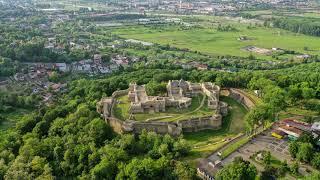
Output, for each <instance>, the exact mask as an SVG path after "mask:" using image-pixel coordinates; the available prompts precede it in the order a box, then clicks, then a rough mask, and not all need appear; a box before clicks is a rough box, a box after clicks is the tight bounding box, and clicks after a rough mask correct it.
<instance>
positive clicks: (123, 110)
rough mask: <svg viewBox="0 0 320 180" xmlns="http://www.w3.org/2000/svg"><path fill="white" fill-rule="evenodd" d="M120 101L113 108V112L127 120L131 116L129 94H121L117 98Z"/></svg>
mask: <svg viewBox="0 0 320 180" xmlns="http://www.w3.org/2000/svg"><path fill="white" fill-rule="evenodd" d="M117 100H118V101H119V103H118V104H116V105H115V107H114V108H113V114H114V115H115V117H117V118H119V119H121V120H126V119H128V118H129V108H130V102H129V98H128V96H127V95H125V96H121V97H119V98H117Z"/></svg>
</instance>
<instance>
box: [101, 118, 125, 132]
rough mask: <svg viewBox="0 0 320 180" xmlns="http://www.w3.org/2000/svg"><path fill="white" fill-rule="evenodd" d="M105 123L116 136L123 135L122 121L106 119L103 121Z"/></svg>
mask: <svg viewBox="0 0 320 180" xmlns="http://www.w3.org/2000/svg"><path fill="white" fill-rule="evenodd" d="M105 121H106V123H108V124H109V125H110V127H111V128H112V129H113V130H114V131H115V132H116V133H118V134H121V133H123V128H122V126H123V121H122V120H120V119H117V118H113V117H108V118H106V119H105Z"/></svg>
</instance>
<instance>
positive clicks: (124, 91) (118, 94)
mask: <svg viewBox="0 0 320 180" xmlns="http://www.w3.org/2000/svg"><path fill="white" fill-rule="evenodd" d="M128 93H129V89H125V90H117V91H115V92H113V93H112V97H113V98H117V97H119V96H124V95H127V94H128Z"/></svg>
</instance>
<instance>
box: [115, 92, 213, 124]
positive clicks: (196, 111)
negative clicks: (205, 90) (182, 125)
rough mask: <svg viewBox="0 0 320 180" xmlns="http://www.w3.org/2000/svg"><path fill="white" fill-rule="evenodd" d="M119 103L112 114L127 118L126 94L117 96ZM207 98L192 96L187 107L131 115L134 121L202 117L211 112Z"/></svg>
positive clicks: (127, 103) (127, 100) (128, 103)
mask: <svg viewBox="0 0 320 180" xmlns="http://www.w3.org/2000/svg"><path fill="white" fill-rule="evenodd" d="M118 101H119V103H118V104H117V105H116V106H115V107H114V115H115V116H116V117H117V118H119V119H122V120H126V119H129V117H130V114H129V108H130V101H129V99H128V96H127V95H125V96H121V97H119V98H118ZM206 102H207V98H206V96H204V95H199V96H196V97H193V98H192V102H191V106H190V107H189V108H187V109H177V108H173V107H172V108H168V109H167V111H166V112H159V113H138V114H134V115H132V117H131V118H133V119H134V120H136V121H154V120H157V121H166V122H169V121H178V120H183V119H188V118H192V117H203V116H209V115H212V114H213V110H210V109H209V108H208V105H207V103H206Z"/></svg>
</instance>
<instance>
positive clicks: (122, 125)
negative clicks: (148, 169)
mask: <svg viewBox="0 0 320 180" xmlns="http://www.w3.org/2000/svg"><path fill="white" fill-rule="evenodd" d="M128 92H129V90H128V89H127V90H118V91H115V92H114V93H113V94H112V96H111V98H112V100H113V101H112V105H111V106H112V108H111V117H107V116H104V114H103V112H101V109H103V108H101V107H100V106H101V103H100V104H99V103H98V105H99V106H97V110H98V112H99V113H101V115H102V116H103V117H104V119H105V121H106V122H107V123H108V124H109V125H110V126H111V127H112V128H113V130H114V131H115V132H117V133H135V134H139V133H141V132H142V130H143V129H145V130H147V131H153V132H156V133H159V134H170V135H172V136H179V135H181V134H182V132H197V131H201V130H205V129H218V128H220V127H221V124H222V116H221V115H220V114H214V115H212V116H205V117H200V118H190V119H186V120H180V121H177V122H159V121H148V122H145V121H144V122H140V121H132V120H126V121H123V120H120V119H118V118H115V116H114V114H113V107H114V105H115V103H117V101H116V100H115V98H117V97H119V96H123V95H127V94H128ZM99 110H100V111H99Z"/></svg>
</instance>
